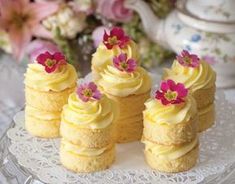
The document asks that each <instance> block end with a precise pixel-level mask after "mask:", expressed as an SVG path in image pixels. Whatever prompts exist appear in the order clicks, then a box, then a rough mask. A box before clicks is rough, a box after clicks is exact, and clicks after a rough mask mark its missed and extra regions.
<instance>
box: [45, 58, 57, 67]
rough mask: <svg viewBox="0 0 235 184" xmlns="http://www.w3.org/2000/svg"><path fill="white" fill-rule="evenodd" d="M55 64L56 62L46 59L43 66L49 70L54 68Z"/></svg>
mask: <svg viewBox="0 0 235 184" xmlns="http://www.w3.org/2000/svg"><path fill="white" fill-rule="evenodd" d="M55 63H56V61H55V60H54V59H47V60H46V62H45V64H46V66H47V67H49V68H51V67H52V66H54V65H55Z"/></svg>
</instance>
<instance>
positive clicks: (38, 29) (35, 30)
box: [33, 23, 53, 39]
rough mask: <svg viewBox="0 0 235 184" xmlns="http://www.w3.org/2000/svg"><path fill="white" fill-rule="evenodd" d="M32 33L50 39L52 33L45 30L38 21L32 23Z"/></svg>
mask: <svg viewBox="0 0 235 184" xmlns="http://www.w3.org/2000/svg"><path fill="white" fill-rule="evenodd" d="M33 35H34V36H36V37H41V38H46V39H52V38H53V35H52V33H51V32H50V31H48V30H46V29H45V28H44V27H43V26H42V25H41V24H40V23H39V24H37V25H34V27H33Z"/></svg>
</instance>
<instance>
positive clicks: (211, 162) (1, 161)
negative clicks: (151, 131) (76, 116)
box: [0, 78, 235, 184]
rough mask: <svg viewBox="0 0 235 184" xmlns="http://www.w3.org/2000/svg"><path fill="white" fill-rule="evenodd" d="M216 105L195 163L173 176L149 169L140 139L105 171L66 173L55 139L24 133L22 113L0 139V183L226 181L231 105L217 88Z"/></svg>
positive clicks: (234, 151) (233, 156) (231, 158)
mask: <svg viewBox="0 0 235 184" xmlns="http://www.w3.org/2000/svg"><path fill="white" fill-rule="evenodd" d="M88 79H89V78H85V79H84V80H85V81H86V80H88ZM215 104H216V122H215V125H214V126H213V127H212V128H210V129H209V130H207V131H205V132H203V133H202V134H200V159H199V161H198V164H197V165H196V166H195V167H194V168H192V169H191V170H189V171H187V172H182V173H177V174H167V173H161V172H157V171H153V170H151V169H150V168H149V167H148V166H147V164H146V163H145V161H144V155H143V148H144V147H143V145H142V144H141V143H140V142H134V143H128V144H119V145H117V153H116V161H115V163H114V164H113V166H111V168H109V169H107V170H105V171H101V172H95V173H91V174H76V173H73V172H70V171H68V170H66V169H65V168H63V167H62V166H61V165H60V162H59V142H60V140H59V139H40V138H36V137H33V136H31V135H29V134H28V133H27V132H26V131H25V129H24V111H21V112H19V113H17V114H16V116H15V117H14V121H13V122H12V124H11V126H10V127H9V129H8V131H7V132H6V133H5V134H4V135H3V137H2V138H1V139H0V152H1V155H0V173H2V175H3V176H4V177H5V179H6V181H5V183H3V184H42V183H43V184H44V183H49V184H62V183H63V184H78V183H81V184H84V183H85V184H89V183H96V184H101V183H102V184H113V183H114V184H115V183H116V184H122V183H123V184H132V183H133V184H134V183H135V184H136V183H141V184H151V183H154V184H158V183H159V184H198V183H199V184H219V183H225V184H228V182H227V181H229V180H228V179H227V178H228V177H229V176H230V175H231V173H233V172H234V171H235V139H234V135H235V123H234V119H235V105H234V104H232V103H230V102H228V101H227V100H225V95H224V92H223V91H222V90H218V91H217V93H216V101H215ZM234 173H235V172H234ZM232 183H234V181H231V184H232Z"/></svg>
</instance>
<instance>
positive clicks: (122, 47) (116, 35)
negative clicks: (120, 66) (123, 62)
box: [91, 27, 139, 81]
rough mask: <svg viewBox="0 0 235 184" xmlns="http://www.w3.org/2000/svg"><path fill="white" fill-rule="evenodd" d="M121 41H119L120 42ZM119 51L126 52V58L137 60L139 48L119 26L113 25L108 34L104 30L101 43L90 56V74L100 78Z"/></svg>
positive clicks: (95, 78)
mask: <svg viewBox="0 0 235 184" xmlns="http://www.w3.org/2000/svg"><path fill="white" fill-rule="evenodd" d="M120 41H121V42H120ZM121 53H126V54H127V57H128V58H133V59H134V60H135V61H137V62H138V61H139V50H138V47H137V45H136V43H135V42H134V41H132V40H130V39H129V37H128V36H126V35H125V33H124V31H123V30H122V29H121V28H118V27H115V28H113V29H112V30H111V32H110V35H108V34H107V33H106V32H105V33H104V36H103V43H101V44H100V45H99V46H98V48H97V50H96V52H95V53H94V54H93V57H92V66H91V68H92V74H93V79H94V80H95V81H96V80H98V79H100V78H101V76H100V73H101V72H103V70H104V69H105V68H106V67H107V65H110V64H112V62H113V58H114V57H115V56H117V55H119V54H121Z"/></svg>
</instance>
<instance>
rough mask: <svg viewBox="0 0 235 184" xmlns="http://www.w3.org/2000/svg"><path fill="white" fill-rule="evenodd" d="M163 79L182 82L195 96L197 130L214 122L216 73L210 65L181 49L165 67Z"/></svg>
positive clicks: (201, 129)
mask: <svg viewBox="0 0 235 184" xmlns="http://www.w3.org/2000/svg"><path fill="white" fill-rule="evenodd" d="M163 79H172V80H175V81H177V82H181V83H184V84H185V86H186V87H187V88H189V89H190V93H191V94H192V96H193V97H194V98H195V100H196V102H197V107H198V114H199V127H198V130H199V132H201V131H204V130H206V129H207V128H209V127H211V126H212V125H213V124H214V119H215V106H214V99H215V90H216V86H215V81H216V73H215V72H214V71H213V69H212V68H211V66H210V65H209V64H208V63H207V62H205V61H203V60H200V59H199V58H198V57H197V56H196V55H194V54H190V53H188V52H187V51H182V53H181V55H178V56H177V58H176V60H174V62H173V64H172V66H171V68H170V69H165V73H164V75H163Z"/></svg>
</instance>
